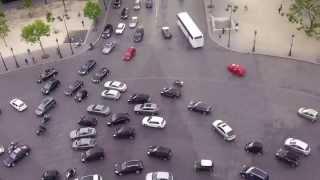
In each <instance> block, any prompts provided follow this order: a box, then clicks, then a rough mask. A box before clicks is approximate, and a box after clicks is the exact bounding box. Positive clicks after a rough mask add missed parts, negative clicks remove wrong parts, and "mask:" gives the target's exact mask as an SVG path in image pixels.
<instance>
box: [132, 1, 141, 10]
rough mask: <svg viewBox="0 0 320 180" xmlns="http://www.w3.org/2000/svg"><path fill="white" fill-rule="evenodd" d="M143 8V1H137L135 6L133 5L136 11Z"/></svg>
mask: <svg viewBox="0 0 320 180" xmlns="http://www.w3.org/2000/svg"><path fill="white" fill-rule="evenodd" d="M140 7H141V0H135V2H134V4H133V9H134V10H136V11H137V10H140Z"/></svg>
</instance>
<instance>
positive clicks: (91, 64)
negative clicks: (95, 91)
mask: <svg viewBox="0 0 320 180" xmlns="http://www.w3.org/2000/svg"><path fill="white" fill-rule="evenodd" d="M96 64H97V63H96V61H95V60H93V59H90V60H88V61H87V62H86V63H85V64H84V65H82V66H81V67H80V69H79V71H78V74H79V75H81V76H84V75H86V74H88V73H89V72H90V71H91V70H92V69H93V68H94V67H95V65H96Z"/></svg>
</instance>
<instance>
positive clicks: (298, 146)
mask: <svg viewBox="0 0 320 180" xmlns="http://www.w3.org/2000/svg"><path fill="white" fill-rule="evenodd" d="M284 146H285V147H286V148H288V149H291V150H293V151H296V152H299V153H301V154H304V155H306V156H308V155H309V154H310V152H311V148H310V146H309V145H308V144H307V143H306V142H304V141H302V140H300V139H295V138H287V139H286V140H285V141H284Z"/></svg>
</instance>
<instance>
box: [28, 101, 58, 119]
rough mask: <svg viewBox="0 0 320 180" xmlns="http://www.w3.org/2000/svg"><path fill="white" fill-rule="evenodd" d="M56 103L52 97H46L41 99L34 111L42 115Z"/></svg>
mask: <svg viewBox="0 0 320 180" xmlns="http://www.w3.org/2000/svg"><path fill="white" fill-rule="evenodd" d="M56 103H57V102H56V100H55V99H54V98H53V97H46V98H44V99H42V100H41V103H40V104H39V106H38V107H37V109H36V110H35V111H34V112H35V114H36V115H37V116H43V115H44V114H45V113H46V112H48V111H50V110H51V109H52V108H54V106H55V105H56Z"/></svg>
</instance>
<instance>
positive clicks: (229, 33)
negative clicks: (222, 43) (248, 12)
mask: <svg viewBox="0 0 320 180" xmlns="http://www.w3.org/2000/svg"><path fill="white" fill-rule="evenodd" d="M237 9H238V6H236V5H233V4H228V5H227V8H226V11H230V17H229V32H228V45H227V46H228V48H230V41H231V39H230V36H231V18H232V14H233V13H235V12H236V11H237Z"/></svg>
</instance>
